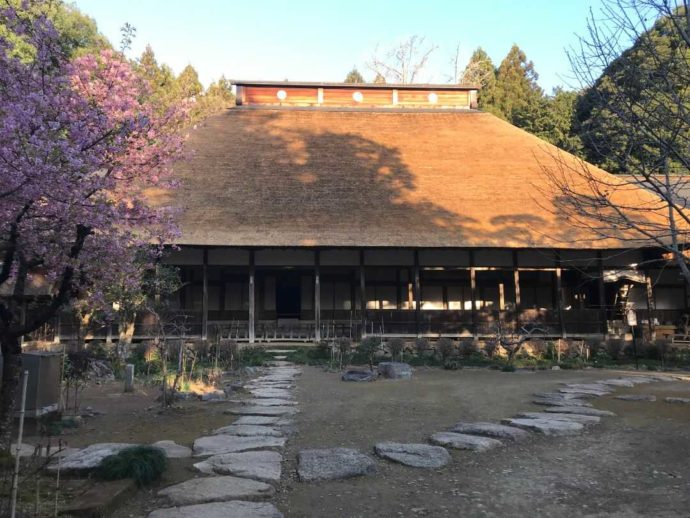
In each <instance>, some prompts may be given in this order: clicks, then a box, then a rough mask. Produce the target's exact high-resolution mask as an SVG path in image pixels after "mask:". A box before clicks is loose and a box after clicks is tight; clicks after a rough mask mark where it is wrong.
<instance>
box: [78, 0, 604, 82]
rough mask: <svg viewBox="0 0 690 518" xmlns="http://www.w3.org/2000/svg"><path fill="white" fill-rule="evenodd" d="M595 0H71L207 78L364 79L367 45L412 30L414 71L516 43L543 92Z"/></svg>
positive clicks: (498, 55)
mask: <svg viewBox="0 0 690 518" xmlns="http://www.w3.org/2000/svg"><path fill="white" fill-rule="evenodd" d="M599 2H600V0H521V1H516V0H512V1H511V0H473V1H471V2H470V1H463V0H438V1H436V0H434V1H414V2H413V1H406V0H398V1H395V2H394V1H388V0H386V1H375V0H369V1H366V0H349V1H337V2H336V1H329V0H320V1H317V0H303V1H301V0H291V1H283V0H262V1H261V2H257V1H253V0H243V1H240V2H234V1H229V0H195V1H193V2H190V1H189V0H77V1H76V5H77V7H79V8H80V9H81V10H82V11H84V12H85V13H87V14H89V15H90V16H92V17H93V18H95V19H96V22H97V23H98V26H99V28H100V30H101V32H103V33H104V34H105V35H106V36H107V37H108V38H109V39H110V40H111V41H112V42H113V43H114V44H116V45H118V44H119V41H120V27H121V26H122V25H123V24H124V23H125V22H128V23H130V24H131V25H134V26H135V27H136V29H137V36H136V39H135V41H134V43H133V45H132V49H131V51H130V52H129V54H130V56H131V57H134V56H138V55H139V54H140V53H141V51H142V50H143V49H144V47H145V46H146V44H150V45H151V46H152V47H153V49H154V51H155V53H156V56H157V57H158V60H159V61H162V62H165V63H167V64H169V65H170V66H171V67H172V68H173V70H174V71H175V72H179V71H180V70H181V69H182V68H184V67H185V66H186V65H187V64H190V63H191V64H192V65H193V66H194V67H195V68H196V69H197V71H198V72H199V76H200V79H201V81H202V82H203V83H204V84H208V83H209V82H210V81H211V80H213V79H216V78H218V77H219V76H221V75H222V74H224V75H225V76H226V77H228V78H231V79H264V80H283V79H290V80H293V81H294V80H305V81H342V80H343V79H344V77H345V75H346V74H347V72H348V71H349V70H350V69H351V68H352V66H353V65H354V66H357V68H358V69H359V70H360V71H361V72H362V73H363V75H364V77H365V78H366V79H367V80H370V79H371V78H372V77H373V74H372V72H370V71H369V70H368V69H367V68H366V62H367V61H368V59H369V58H370V56H371V54H372V52H373V51H374V49H375V48H376V47H377V46H378V47H379V48H381V49H385V48H389V47H391V46H393V45H395V43H396V42H399V41H400V40H402V39H405V38H406V37H407V36H409V35H412V34H418V35H423V36H425V37H426V39H427V41H429V42H433V43H434V44H436V45H438V47H439V49H438V50H437V51H435V53H434V54H433V55H432V59H431V60H430V62H429V66H428V67H427V70H426V73H424V74H423V75H422V76H421V77H420V79H421V80H423V81H430V82H443V83H444V82H446V81H447V80H448V77H449V76H450V75H451V74H452V67H451V65H450V62H451V59H452V56H453V54H454V52H455V48H456V46H457V45H458V44H459V45H460V52H461V60H462V62H463V63H464V62H466V60H467V58H468V57H469V55H470V54H471V52H472V50H473V49H475V48H476V47H478V46H481V47H483V48H484V49H485V50H486V51H487V52H488V53H489V55H490V56H491V58H492V59H493V60H494V62H495V63H496V65H498V63H499V62H500V60H501V59H503V57H504V56H505V54H506V53H507V52H508V49H509V48H510V46H511V45H512V44H513V43H517V44H518V45H519V46H520V47H521V48H522V49H523V50H524V51H525V52H526V53H527V57H528V58H529V59H531V60H532V61H534V63H535V66H536V70H537V72H538V73H539V83H540V84H541V86H542V87H543V88H544V89H545V90H546V91H547V92H550V91H551V89H552V88H553V87H554V86H557V85H568V84H572V80H571V78H570V73H569V64H568V60H567V57H566V54H565V49H566V48H568V47H570V46H571V45H573V44H574V43H575V42H576V36H575V35H576V34H583V33H584V31H585V28H586V18H587V15H588V13H589V9H590V7H592V8H594V9H595V10H596V9H597V8H598V5H599Z"/></svg>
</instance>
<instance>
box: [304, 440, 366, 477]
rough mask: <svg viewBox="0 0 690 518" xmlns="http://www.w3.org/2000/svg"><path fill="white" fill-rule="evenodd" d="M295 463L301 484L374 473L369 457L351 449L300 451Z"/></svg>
mask: <svg viewBox="0 0 690 518" xmlns="http://www.w3.org/2000/svg"><path fill="white" fill-rule="evenodd" d="M297 461H298V465H297V474H298V475H299V478H300V480H301V481H302V482H315V481H318V480H338V479H343V478H351V477H358V476H361V475H371V474H373V473H375V472H376V464H375V462H374V460H373V459H372V458H371V457H369V456H368V455H365V454H363V453H361V452H359V451H357V450H353V449H351V448H329V449H323V450H302V451H301V452H299V454H298V455H297Z"/></svg>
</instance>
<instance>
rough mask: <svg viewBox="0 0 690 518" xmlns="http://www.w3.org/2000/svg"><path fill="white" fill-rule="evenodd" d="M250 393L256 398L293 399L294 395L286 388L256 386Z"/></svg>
mask: <svg viewBox="0 0 690 518" xmlns="http://www.w3.org/2000/svg"><path fill="white" fill-rule="evenodd" d="M249 393H250V394H251V395H252V396H254V397H255V398H265V399H292V398H293V397H294V396H293V395H292V392H290V391H289V390H284V389H273V388H255V389H250V390H249Z"/></svg>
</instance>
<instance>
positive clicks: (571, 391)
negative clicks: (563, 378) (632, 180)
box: [558, 387, 611, 397]
mask: <svg viewBox="0 0 690 518" xmlns="http://www.w3.org/2000/svg"><path fill="white" fill-rule="evenodd" d="M558 392H560V393H561V394H584V395H587V396H593V397H600V396H605V395H606V394H610V393H611V391H610V390H597V389H578V388H567V387H566V388H561V389H558Z"/></svg>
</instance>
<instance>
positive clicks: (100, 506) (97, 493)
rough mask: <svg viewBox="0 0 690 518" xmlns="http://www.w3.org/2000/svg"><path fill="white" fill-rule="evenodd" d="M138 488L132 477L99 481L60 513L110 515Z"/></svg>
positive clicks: (70, 514) (69, 514)
mask: <svg viewBox="0 0 690 518" xmlns="http://www.w3.org/2000/svg"><path fill="white" fill-rule="evenodd" d="M136 490H137V486H136V484H135V483H134V481H133V480H132V479H123V480H108V481H97V482H95V483H94V484H93V485H90V487H89V488H88V489H87V490H86V491H85V492H83V493H81V494H80V495H78V496H77V497H76V498H74V499H73V500H71V501H70V502H69V503H68V504H67V505H66V506H65V507H62V508H61V509H60V514H61V515H62V514H66V515H68V516H108V515H109V514H110V511H112V510H113V508H114V507H116V506H118V505H119V504H120V503H122V502H123V501H125V500H126V499H127V498H130V497H131V495H132V493H135V492H136ZM6 516H9V515H6Z"/></svg>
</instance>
